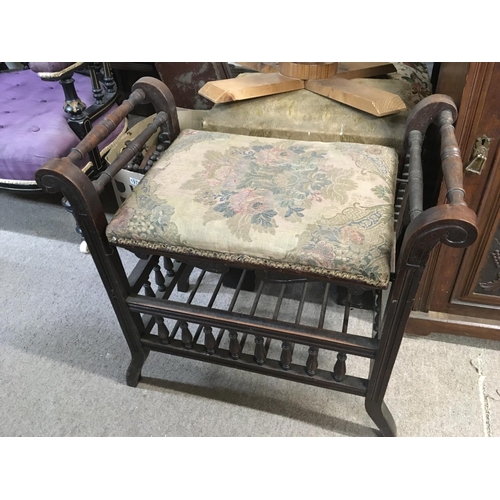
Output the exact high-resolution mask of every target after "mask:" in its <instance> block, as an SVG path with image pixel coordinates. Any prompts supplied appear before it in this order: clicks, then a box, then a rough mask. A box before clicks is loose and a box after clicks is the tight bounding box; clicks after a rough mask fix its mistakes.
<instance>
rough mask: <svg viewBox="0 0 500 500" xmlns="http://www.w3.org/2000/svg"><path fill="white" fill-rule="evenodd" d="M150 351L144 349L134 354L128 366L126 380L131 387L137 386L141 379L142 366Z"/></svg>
mask: <svg viewBox="0 0 500 500" xmlns="http://www.w3.org/2000/svg"><path fill="white" fill-rule="evenodd" d="M148 354H149V351H146V350H143V351H142V352H137V353H134V354H133V355H132V361H130V364H129V365H128V368H127V375H126V381H127V385H128V386H130V387H137V385H138V384H139V382H140V381H141V372H142V367H143V366H144V363H145V361H146V359H147V357H148Z"/></svg>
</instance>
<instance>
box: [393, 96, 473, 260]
mask: <svg viewBox="0 0 500 500" xmlns="http://www.w3.org/2000/svg"><path fill="white" fill-rule="evenodd" d="M456 118H457V109H456V107H455V105H454V103H453V101H452V100H451V98H450V97H448V96H445V95H440V94H435V95H432V96H429V97H426V98H425V99H423V100H422V101H420V102H419V103H418V104H417V105H416V106H415V108H414V109H413V111H412V113H411V114H410V116H409V117H408V121H407V131H406V136H405V147H406V149H405V151H408V152H409V154H408V155H406V156H405V157H404V159H403V161H405V160H408V158H409V172H408V185H407V191H406V193H405V200H404V201H403V203H404V204H406V203H407V202H408V204H409V215H410V221H411V222H410V224H409V225H408V227H407V228H406V230H405V235H404V240H403V242H402V245H401V256H402V258H401V259H398V260H399V263H400V264H401V265H411V266H416V265H422V263H424V262H425V260H426V259H427V256H428V255H429V252H430V250H431V249H432V248H433V247H434V246H435V245H436V244H437V243H439V242H441V243H443V244H446V245H449V246H453V247H466V246H469V245H471V244H472V243H473V242H474V241H475V239H476V237H477V218H476V214H475V213H474V212H473V211H472V210H470V209H469V208H468V207H467V204H466V202H465V191H464V187H463V164H462V158H461V155H460V150H459V148H458V143H457V139H456V137H455V129H454V127H453V123H454V121H455V120H456ZM431 123H434V124H435V125H437V126H438V127H439V132H440V135H441V146H440V157H441V170H442V172H443V178H444V182H445V184H446V189H447V199H448V202H449V203H448V204H443V205H438V206H435V207H431V208H428V209H427V210H424V207H423V191H424V182H423V172H422V158H421V151H422V145H423V141H424V136H425V133H426V132H427V129H428V127H429V126H430V125H431ZM402 219H403V216H401V214H400V219H399V220H398V223H397V227H396V230H397V234H398V235H399V233H400V231H401V229H402V224H403V223H402ZM417 239H418V241H417ZM408 249H411V250H408ZM407 252H410V253H407Z"/></svg>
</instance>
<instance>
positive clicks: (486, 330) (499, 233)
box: [406, 63, 500, 340]
mask: <svg viewBox="0 0 500 500" xmlns="http://www.w3.org/2000/svg"><path fill="white" fill-rule="evenodd" d="M436 91H437V92H438V93H439V92H441V93H448V94H450V95H453V97H454V99H455V100H456V101H458V100H459V101H460V102H459V103H458V104H459V116H458V120H457V123H456V125H455V127H456V132H457V140H458V143H459V147H460V150H461V152H462V158H463V161H464V165H465V166H467V164H468V163H469V162H470V161H471V160H472V159H473V151H474V148H475V145H476V142H477V139H478V138H481V137H487V138H489V139H490V142H489V151H488V155H487V160H486V161H485V162H484V165H483V167H482V170H481V173H473V172H470V171H466V172H465V176H464V187H465V190H466V193H467V197H466V200H467V204H468V205H469V206H470V207H471V208H472V209H473V210H475V211H476V213H477V215H478V220H479V237H478V239H477V241H476V243H475V244H474V245H473V246H472V247H470V248H468V249H467V250H465V251H462V250H457V249H452V248H450V247H445V246H440V247H437V248H436V249H435V251H434V252H433V254H432V258H431V259H430V261H429V264H428V266H427V269H426V272H425V275H424V278H423V280H422V282H421V285H420V289H419V293H418V295H417V298H416V300H415V303H414V307H413V309H414V310H413V312H412V315H411V317H410V320H409V322H408V326H407V329H406V332H407V333H412V334H424V335H427V334H429V333H451V334H459V335H468V336H473V337H482V338H490V339H497V340H500V63H443V64H442V66H441V71H440V78H439V80H438V84H437V89H436ZM485 140H486V139H483V141H485ZM478 163H479V162H477V164H478ZM444 196H445V192H444V189H443V188H442V189H441V194H440V197H441V198H443V199H444Z"/></svg>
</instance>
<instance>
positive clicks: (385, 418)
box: [365, 397, 397, 437]
mask: <svg viewBox="0 0 500 500" xmlns="http://www.w3.org/2000/svg"><path fill="white" fill-rule="evenodd" d="M365 408H366V412H367V413H368V415H370V418H371V419H372V420H373V421H374V422H375V425H376V426H377V427H378V428H379V429H380V432H381V434H382V436H384V437H396V436H397V431H396V423H395V422H394V418H393V416H392V414H391V412H390V411H389V408H387V405H386V404H385V403H384V402H383V401H381V402H379V403H376V402H375V401H372V400H371V399H369V398H368V397H367V398H366V399H365Z"/></svg>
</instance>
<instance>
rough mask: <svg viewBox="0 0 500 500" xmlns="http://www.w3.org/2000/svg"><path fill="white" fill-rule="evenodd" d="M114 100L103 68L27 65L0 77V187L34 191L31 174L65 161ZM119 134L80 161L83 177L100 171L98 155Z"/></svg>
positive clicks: (112, 87) (108, 75)
mask: <svg viewBox="0 0 500 500" xmlns="http://www.w3.org/2000/svg"><path fill="white" fill-rule="evenodd" d="M115 100H116V85H115V83H114V80H113V77H112V74H111V70H110V67H109V64H108V63H29V69H25V70H19V71H17V70H16V71H4V72H0V187H1V188H6V189H16V190H39V187H38V186H37V184H36V182H35V172H36V171H37V170H38V169H39V168H40V167H41V166H42V165H43V164H44V163H45V162H47V161H48V160H50V159H52V158H61V157H64V156H66V155H67V154H68V153H69V152H70V150H71V148H73V147H75V146H76V145H77V144H78V143H79V142H80V140H81V139H82V138H83V137H84V136H85V134H86V133H87V132H88V131H89V129H90V128H91V127H92V123H98V122H99V121H100V120H101V119H102V118H104V117H105V116H106V115H107V114H108V113H109V112H111V111H112V110H113V109H114V108H115V107H116V104H115ZM125 129H126V124H124V125H123V126H122V127H121V128H120V129H119V130H116V131H115V132H114V133H113V134H112V136H110V137H109V139H108V140H107V141H106V143H105V144H103V145H100V150H99V153H97V151H94V152H93V154H92V153H91V155H90V158H89V157H87V158H84V159H83V160H82V162H81V164H80V166H81V167H82V169H84V170H85V172H86V173H87V174H88V175H89V176H91V177H92V176H94V175H95V174H96V172H98V171H99V170H100V169H101V168H102V159H101V157H102V155H103V154H104V153H105V152H106V151H107V149H109V146H110V144H112V143H113V141H115V140H116V139H117V137H118V136H119V135H120V134H121V133H123V132H125Z"/></svg>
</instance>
